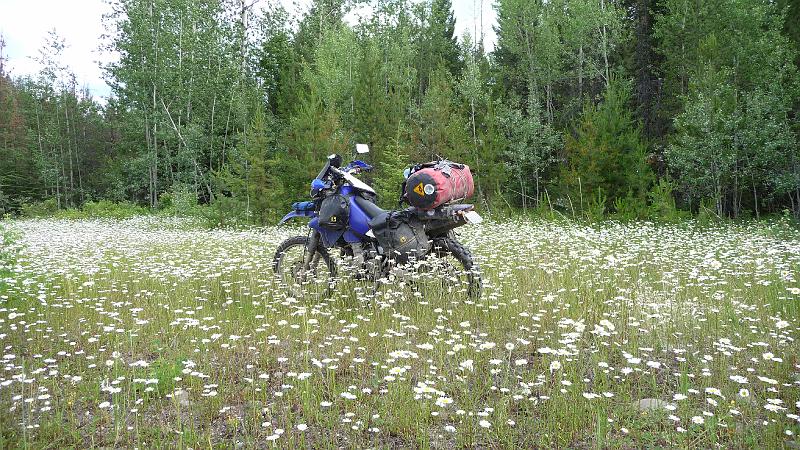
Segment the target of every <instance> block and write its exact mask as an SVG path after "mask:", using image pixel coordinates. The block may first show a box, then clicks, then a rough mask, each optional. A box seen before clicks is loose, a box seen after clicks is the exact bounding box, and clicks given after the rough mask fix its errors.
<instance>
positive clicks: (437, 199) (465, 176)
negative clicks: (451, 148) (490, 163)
mask: <svg viewBox="0 0 800 450" xmlns="http://www.w3.org/2000/svg"><path fill="white" fill-rule="evenodd" d="M417 167H418V168H417V170H415V171H414V172H412V173H411V175H409V177H408V179H407V180H406V184H405V190H404V196H405V199H406V201H408V203H409V204H410V205H411V206H415V207H417V208H419V209H433V208H436V207H438V206H441V205H443V204H445V203H451V202H455V201H460V200H465V199H468V198H470V197H472V194H473V192H475V184H474V182H473V180H472V172H470V170H469V166H467V165H465V164H457V163H454V162H452V161H437V162H432V163H426V164H421V165H420V166H417Z"/></svg>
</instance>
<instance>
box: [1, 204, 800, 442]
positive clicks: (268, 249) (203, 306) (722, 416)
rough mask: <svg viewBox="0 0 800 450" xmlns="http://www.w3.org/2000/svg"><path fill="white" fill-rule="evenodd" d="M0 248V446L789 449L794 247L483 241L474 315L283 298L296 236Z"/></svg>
mask: <svg viewBox="0 0 800 450" xmlns="http://www.w3.org/2000/svg"><path fill="white" fill-rule="evenodd" d="M0 227H2V236H3V242H2V243H3V246H2V248H1V249H0V346H2V352H0V359H2V371H0V429H1V430H2V432H0V447H2V448H10V447H12V448H13V447H22V448H67V447H70V448H83V447H104V448H152V447H170V448H174V447H178V448H212V447H213V448H220V447H221V448H240V447H243V448H264V447H271V446H277V447H280V448H298V447H308V448H342V447H344V448H353V447H356V448H364V447H371V448H386V447H394V448H462V447H472V448H474V447H478V448H537V447H538V448H644V447H646V448H652V447H669V448H715V447H717V448H719V447H721V448H745V447H747V448H781V447H790V448H796V447H797V446H798V445H800V444H798V441H799V440H800V438H798V436H797V435H798V434H800V422H799V421H800V417H799V416H798V415H799V414H800V359H798V355H799V354H800V344H798V342H797V339H798V337H799V333H798V332H799V331H800V319H799V318H800V232H797V231H792V230H790V229H789V230H783V229H781V230H776V229H775V228H773V227H770V226H769V225H767V224H763V223H762V224H755V225H753V224H751V225H735V224H726V225H713V226H701V225H699V224H695V223H684V224H679V225H656V224H651V223H635V224H620V223H614V222H606V223H601V224H598V225H592V226H587V225H581V224H577V223H555V222H543V221H533V222H529V221H522V220H515V221H506V222H495V221H485V222H484V223H482V224H481V225H479V226H473V227H464V231H463V232H462V233H460V239H461V240H462V241H463V242H464V243H465V244H466V245H467V246H468V247H469V248H470V249H472V252H473V255H474V256H475V258H476V260H477V261H478V262H479V264H480V270H481V273H482V277H483V295H482V297H481V298H480V299H478V300H474V299H470V298H468V297H466V296H465V295H463V294H464V293H463V292H459V291H458V290H452V289H450V290H444V289H443V290H441V291H438V292H437V291H425V292H424V293H420V292H419V291H416V290H414V289H412V288H410V287H409V286H410V285H409V284H408V283H405V282H403V281H398V280H394V281H392V280H382V281H381V282H379V283H378V285H377V286H374V285H370V284H369V283H366V282H357V281H352V280H350V279H348V278H347V276H346V274H344V272H343V274H342V279H341V280H340V281H339V282H338V283H337V285H336V287H335V289H334V290H333V292H332V294H331V295H303V294H302V292H301V294H299V295H298V294H295V292H296V290H293V289H288V287H287V286H285V285H282V284H281V282H279V280H278V279H277V278H276V277H275V276H274V275H273V272H272V256H273V253H274V251H275V248H276V246H277V245H278V244H279V243H280V242H281V241H282V240H284V239H285V238H287V237H289V236H292V235H296V234H303V233H305V230H303V229H301V228H292V227H288V228H287V227H284V228H266V229H253V230H249V231H227V230H214V231H208V230H204V229H201V228H198V227H195V226H194V225H193V224H192V223H191V222H188V221H187V220H185V219H171V218H163V217H162V218H156V217H137V218H133V219H127V220H53V219H35V220H17V221H5V222H0Z"/></svg>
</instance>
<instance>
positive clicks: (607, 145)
mask: <svg viewBox="0 0 800 450" xmlns="http://www.w3.org/2000/svg"><path fill="white" fill-rule="evenodd" d="M629 89H630V88H629V85H628V84H627V83H625V82H622V81H620V80H614V81H613V82H612V83H611V84H610V85H609V86H608V88H607V89H606V92H605V95H604V97H603V102H602V103H601V104H600V105H598V106H595V105H592V104H587V105H586V107H585V109H584V112H583V117H582V118H581V121H580V124H579V125H578V129H577V130H576V135H575V136H568V137H567V139H566V144H565V153H566V156H567V165H566V167H565V170H564V173H563V175H562V181H563V183H564V184H565V186H566V189H567V192H568V194H569V195H570V197H571V198H573V199H576V198H577V199H580V200H579V202H580V207H581V209H582V208H584V207H585V206H586V205H585V204H584V202H583V200H582V199H583V193H587V192H588V193H593V192H595V191H598V190H601V191H602V192H603V194H604V196H605V198H606V204H605V208H606V209H610V208H611V207H613V206H614V205H615V204H616V202H617V200H618V199H625V200H623V201H622V203H621V204H620V206H623V207H625V208H626V209H630V207H631V205H632V204H633V202H634V200H633V199H636V200H637V201H638V202H639V203H643V202H644V201H645V199H646V195H647V190H648V188H649V186H650V184H651V183H652V182H653V180H654V174H653V172H652V170H651V169H650V168H649V167H648V165H647V162H646V152H647V146H646V144H645V142H644V139H643V138H642V135H641V127H640V125H639V123H638V122H637V121H636V119H635V118H634V117H633V114H632V113H631V110H630V109H629V108H628V107H627V104H628V101H629V97H630V90H629ZM629 213H630V211H626V212H625V214H629Z"/></svg>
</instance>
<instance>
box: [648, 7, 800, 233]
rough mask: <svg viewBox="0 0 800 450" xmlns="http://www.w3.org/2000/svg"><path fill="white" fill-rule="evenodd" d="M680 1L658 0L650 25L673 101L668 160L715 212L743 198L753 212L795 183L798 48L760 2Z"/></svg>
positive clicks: (732, 212)
mask: <svg viewBox="0 0 800 450" xmlns="http://www.w3.org/2000/svg"><path fill="white" fill-rule="evenodd" d="M683 3H684V2H681V1H667V2H666V10H665V13H664V15H663V16H661V17H660V18H659V20H658V22H657V26H656V31H657V35H658V36H659V37H660V38H661V42H662V43H661V46H660V51H661V53H662V54H663V55H664V56H665V58H666V62H667V64H666V65H665V66H664V67H665V75H666V81H667V89H668V92H671V93H673V94H674V97H673V98H674V99H675V100H676V101H677V104H676V105H675V107H674V108H675V109H676V110H677V109H679V108H680V107H681V106H682V110H681V111H679V112H678V113H677V115H676V116H675V119H674V125H675V133H674V135H673V136H672V139H671V143H670V145H669V147H668V151H667V154H666V156H667V162H668V163H669V165H670V167H671V171H672V173H673V176H674V177H676V178H677V179H678V180H679V181H680V183H681V186H682V187H683V189H684V190H685V191H686V193H687V194H688V197H689V198H690V199H691V200H693V201H695V202H696V201H697V200H703V199H708V200H709V201H710V202H711V203H712V204H713V210H714V214H715V215H717V216H723V215H726V216H733V217H735V216H738V215H739V214H740V212H741V211H742V209H743V207H744V205H743V204H742V202H743V199H744V201H749V202H750V205H749V206H750V208H752V209H753V210H755V212H756V214H758V212H759V209H761V208H763V205H764V204H768V202H773V201H774V200H775V199H778V198H786V196H791V195H795V194H796V193H797V190H798V188H799V187H800V184H798V181H799V180H798V177H797V165H796V162H795V161H797V159H798V157H797V154H798V153H797V152H798V150H797V144H796V142H797V136H796V134H795V133H793V132H792V131H790V130H791V119H790V116H791V114H790V111H791V110H792V107H793V103H795V102H796V99H797V96H798V76H797V67H796V66H795V65H794V64H793V61H794V59H795V56H796V54H797V52H796V48H794V46H793V44H792V43H791V42H790V41H789V39H788V38H787V37H786V36H784V35H783V34H782V31H783V23H784V15H783V14H782V13H783V11H780V10H778V9H777V6H776V4H775V3H774V2H766V1H748V2H743V1H733V0H716V1H713V2H705V3H703V4H702V5H700V8H699V9H697V10H692V11H691V12H689V11H687V10H686V8H684V6H683ZM742 61H747V64H742V63H741V62H742ZM793 99H794V100H793ZM792 203H795V202H794V201H792ZM700 213H702V214H706V213H707V212H706V211H702V209H701V211H700Z"/></svg>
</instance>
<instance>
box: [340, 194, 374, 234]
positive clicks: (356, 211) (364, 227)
mask: <svg viewBox="0 0 800 450" xmlns="http://www.w3.org/2000/svg"><path fill="white" fill-rule="evenodd" d="M357 192H358V191H357V190H356V189H355V188H353V187H352V186H342V190H341V193H342V195H345V196H347V197H348V198H349V202H350V217H349V220H350V222H348V225H349V228H350V230H352V231H354V232H355V233H356V234H357V235H361V236H363V235H365V234H367V231H369V216H367V214H366V213H365V212H364V211H363V210H362V209H361V207H360V206H358V203H356V199H355V196H356V195H358V193H357ZM345 239H347V236H345ZM352 239H355V237H352ZM361 240H362V239H357V240H347V242H359V241H361Z"/></svg>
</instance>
